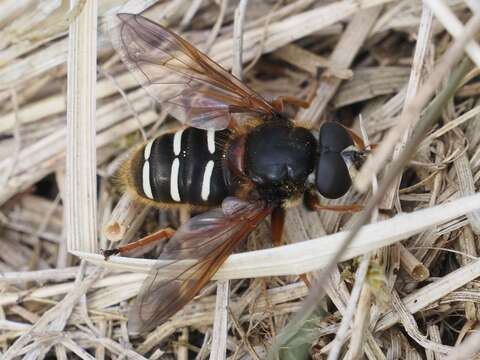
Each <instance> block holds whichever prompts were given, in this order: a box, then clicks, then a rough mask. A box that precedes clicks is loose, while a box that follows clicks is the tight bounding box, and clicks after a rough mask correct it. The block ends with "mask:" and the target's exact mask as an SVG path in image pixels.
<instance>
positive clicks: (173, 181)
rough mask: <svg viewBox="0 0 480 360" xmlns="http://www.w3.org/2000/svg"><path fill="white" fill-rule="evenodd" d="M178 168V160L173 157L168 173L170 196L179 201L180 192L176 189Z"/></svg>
mask: <svg viewBox="0 0 480 360" xmlns="http://www.w3.org/2000/svg"><path fill="white" fill-rule="evenodd" d="M179 170H180V160H178V158H175V159H174V160H173V162H172V171H171V174H170V196H171V197H172V199H173V200H175V201H177V202H179V201H180V192H179V191H178V172H179Z"/></svg>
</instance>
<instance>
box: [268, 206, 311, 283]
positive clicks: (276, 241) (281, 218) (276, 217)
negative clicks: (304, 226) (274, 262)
mask: <svg viewBox="0 0 480 360" xmlns="http://www.w3.org/2000/svg"><path fill="white" fill-rule="evenodd" d="M284 225H285V209H284V208H282V207H280V206H279V207H276V208H275V209H274V210H273V211H272V215H271V226H272V243H273V245H274V246H280V245H282V233H283V226H284ZM299 277H300V279H301V280H302V281H303V282H304V283H305V285H307V287H308V288H311V287H312V285H311V284H310V281H309V280H308V277H307V274H301V275H300V276H299Z"/></svg>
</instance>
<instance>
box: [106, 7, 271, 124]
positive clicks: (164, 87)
mask: <svg viewBox="0 0 480 360" xmlns="http://www.w3.org/2000/svg"><path fill="white" fill-rule="evenodd" d="M114 18H115V17H112V18H111V25H110V27H111V29H110V34H111V39H112V43H113V45H114V47H115V49H116V50H117V52H118V53H119V54H120V56H121V58H122V60H123V61H124V62H125V63H126V64H127V66H128V68H129V69H130V70H131V71H132V72H133V73H134V74H135V76H136V77H137V79H138V80H139V82H140V84H141V85H142V86H143V87H144V88H145V89H146V90H147V92H148V93H149V94H150V95H151V96H152V97H153V98H154V99H156V100H157V101H159V102H161V103H163V104H165V105H166V106H167V107H168V110H169V111H170V113H171V114H172V115H173V116H175V117H176V118H177V119H178V120H180V121H182V122H184V123H187V124H189V125H191V126H194V127H197V128H200V129H216V130H221V129H224V128H226V127H227V126H228V124H229V123H230V121H231V114H232V113H257V114H258V115H260V116H263V117H268V116H273V114H274V112H275V110H274V108H273V107H272V105H271V104H270V103H268V102H267V101H265V100H264V99H263V98H262V97H261V96H260V95H258V94H257V93H255V92H254V91H253V90H251V89H250V88H249V87H248V86H246V85H245V84H243V83H242V82H241V81H240V80H239V79H237V78H235V77H234V76H233V75H231V74H230V73H229V72H227V71H226V70H225V69H223V68H222V67H221V66H220V65H218V64H217V63H216V62H214V61H213V60H211V59H210V58H209V57H208V56H207V55H205V54H204V53H202V52H201V51H199V50H198V49H196V48H195V47H194V46H193V45H191V44H190V43H189V42H188V41H186V40H184V39H183V38H181V37H180V36H178V35H176V34H175V33H173V32H172V31H170V30H168V29H167V28H165V27H163V26H161V25H159V24H157V23H155V22H153V21H151V20H148V19H147V18H145V17H143V16H141V15H134V14H126V13H122V14H118V15H117V17H116V19H114Z"/></svg>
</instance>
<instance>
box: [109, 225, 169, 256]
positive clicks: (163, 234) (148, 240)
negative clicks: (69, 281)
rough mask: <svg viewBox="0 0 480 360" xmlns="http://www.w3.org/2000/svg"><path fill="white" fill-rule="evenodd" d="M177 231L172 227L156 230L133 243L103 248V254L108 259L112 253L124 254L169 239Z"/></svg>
mask: <svg viewBox="0 0 480 360" xmlns="http://www.w3.org/2000/svg"><path fill="white" fill-rule="evenodd" d="M174 233H175V231H174V230H173V229H171V228H164V229H160V230H158V231H157V232H154V233H153V234H150V235H147V236H145V237H144V238H141V239H140V240H137V241H135V242H133V243H130V244H127V245H124V246H120V247H118V248H113V249H109V250H101V252H102V254H103V256H104V257H105V260H107V259H108V257H109V256H112V255H117V254H124V253H126V252H129V251H132V250H134V249H138V248H141V247H144V246H146V245H149V244H152V243H154V242H157V241H160V240H164V239H168V238H170V237H172V235H173V234H174Z"/></svg>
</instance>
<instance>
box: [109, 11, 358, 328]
mask: <svg viewBox="0 0 480 360" xmlns="http://www.w3.org/2000/svg"><path fill="white" fill-rule="evenodd" d="M115 21H116V23H114V24H113V27H112V29H111V35H112V42H113V44H114V46H115V48H116V50H117V51H118V52H119V54H120V56H121V57H122V60H123V61H124V62H125V63H126V64H127V66H128V67H129V69H130V70H131V71H132V72H133V73H134V74H135V75H136V76H137V78H138V80H139V82H140V83H141V85H142V86H143V87H144V88H145V89H146V90H147V91H148V92H149V93H150V95H152V96H153V97H154V98H155V99H157V100H158V101H160V102H162V104H163V106H165V107H167V108H168V109H169V111H170V113H171V114H173V115H174V116H175V117H176V118H177V119H179V120H180V121H182V122H184V123H185V124H187V125H189V126H190V127H186V128H182V129H179V130H177V131H175V132H171V133H167V134H163V135H161V136H159V137H157V138H156V139H153V140H150V141H149V142H147V143H146V144H144V145H142V146H141V147H140V148H139V149H138V150H137V151H136V152H135V153H134V154H133V156H132V157H131V159H130V160H128V162H127V163H126V165H125V166H124V170H123V176H122V178H123V179H124V182H125V183H126V185H127V188H128V189H129V190H130V191H132V192H134V194H135V195H136V196H137V198H139V199H140V201H143V202H146V203H148V204H153V205H158V206H160V207H162V206H167V207H172V206H173V207H174V206H179V205H182V204H188V205H190V206H192V207H194V208H197V209H207V208H213V209H210V210H209V211H206V212H204V213H202V214H200V215H197V216H195V217H193V218H192V219H191V220H190V221H189V222H187V223H186V224H184V225H183V226H181V227H180V228H179V229H178V230H177V231H176V232H175V234H172V232H171V231H167V230H165V229H161V230H160V231H158V232H157V233H154V234H152V235H149V236H147V237H146V238H144V239H141V240H139V241H138V244H144V243H147V242H151V241H156V240H158V239H161V238H165V237H170V239H169V241H168V243H167V245H166V246H165V248H164V250H163V254H162V255H161V258H162V259H169V260H172V262H175V261H178V260H181V259H195V260H197V261H196V262H195V263H194V265H192V266H191V267H190V268H188V269H187V270H185V271H178V273H177V274H176V275H174V276H173V277H172V278H171V279H163V278H162V277H160V276H157V275H158V271H159V268H160V267H161V266H160V265H159V266H156V267H154V268H153V269H152V271H151V272H150V275H149V277H148V278H147V279H146V280H145V282H144V284H143V286H142V289H141V291H140V294H139V296H138V297H137V299H136V301H135V303H134V305H133V307H132V310H131V311H130V315H129V329H130V331H131V332H132V333H138V332H143V331H146V330H149V329H151V328H152V327H154V326H155V325H158V324H161V323H163V322H165V321H166V320H168V318H169V317H170V316H171V315H173V314H174V313H175V312H177V311H178V310H180V309H181V308H182V307H183V306H184V305H185V304H186V303H187V302H188V301H190V300H191V299H192V298H193V297H194V296H195V295H196V294H197V293H198V292H199V291H200V289H201V288H202V287H203V286H204V285H205V284H206V283H207V282H208V281H209V280H210V279H211V278H212V276H213V275H214V274H215V272H216V271H217V270H218V268H219V267H220V266H221V265H222V263H223V262H224V261H225V260H226V258H227V257H228V256H229V255H230V254H231V253H232V252H233V251H234V249H235V247H236V246H237V245H238V243H239V242H240V241H241V240H243V239H244V238H245V237H246V236H248V234H249V233H250V232H251V231H252V230H253V229H254V228H255V227H256V226H257V225H258V224H259V223H260V222H261V221H262V220H263V219H264V218H265V217H267V216H268V215H271V220H272V221H271V224H272V240H273V242H274V243H275V244H280V243H281V235H282V230H283V224H284V216H285V213H284V209H285V208H287V207H289V206H292V205H294V204H297V203H298V201H299V200H301V199H302V197H304V199H305V200H306V203H307V204H308V205H309V207H310V208H312V209H314V210H320V209H330V210H340V211H353V210H357V207H355V206H343V207H342V206H340V207H335V206H333V207H332V206H330V207H325V206H322V205H321V204H320V203H319V201H318V196H317V194H316V193H320V194H322V195H324V196H326V197H329V198H338V197H340V196H342V195H344V194H345V193H346V192H347V191H348V189H349V188H350V185H351V175H350V174H353V173H354V172H355V169H356V168H357V167H358V166H359V164H360V163H361V162H362V159H363V155H364V153H363V144H362V142H361V140H359V138H358V136H356V135H355V134H354V133H352V132H350V131H349V130H347V129H345V128H344V127H343V126H341V125H339V124H336V123H326V124H324V125H323V126H322V128H321V130H320V134H319V137H318V140H317V138H316V137H315V136H314V135H313V134H312V133H311V132H310V130H309V129H306V128H304V127H301V126H299V125H297V124H295V123H294V122H293V121H291V120H290V119H288V117H287V116H286V115H285V114H284V113H283V103H284V102H287V101H289V102H291V103H294V104H297V105H305V104H304V102H302V101H299V100H295V99H292V98H288V97H285V98H282V97H281V98H278V99H276V100H275V101H273V102H268V101H266V100H265V99H263V98H262V97H261V96H260V95H258V94H257V93H255V92H254V91H253V90H251V89H250V88H249V87H248V86H246V85H245V84H244V83H242V82H241V81H240V80H238V79H237V78H235V77H233V76H232V75H231V74H229V73H228V72H227V71H225V70H224V69H223V68H222V67H220V66H219V65H218V64H216V63H215V62H214V61H213V60H211V59H210V58H208V57H207V56H206V55H205V54H203V53H201V52H200V51H199V50H197V49H196V48H195V47H193V46H192V45H191V44H190V43H188V42H187V41H186V40H184V39H182V38H181V37H179V36H178V35H176V34H174V33H173V32H171V31H170V30H168V29H166V28H164V27H162V26H160V25H158V24H156V23H154V22H152V21H150V20H148V19H146V18H144V17H142V16H140V15H132V14H119V15H118V16H117V18H116V20H115ZM236 113H244V114H249V115H250V117H251V119H252V121H251V122H249V123H247V124H243V123H240V122H238V121H236V120H235V117H234V115H235V114H236ZM311 178H313V181H310V179H311ZM131 248H132V244H129V245H127V246H126V247H124V248H118V249H113V250H107V251H105V252H104V254H105V255H106V256H109V255H112V254H116V253H122V252H124V251H126V250H127V249H131Z"/></svg>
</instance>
